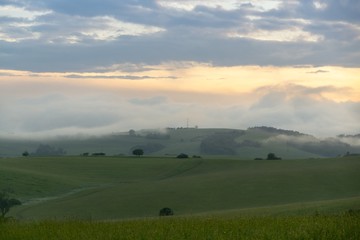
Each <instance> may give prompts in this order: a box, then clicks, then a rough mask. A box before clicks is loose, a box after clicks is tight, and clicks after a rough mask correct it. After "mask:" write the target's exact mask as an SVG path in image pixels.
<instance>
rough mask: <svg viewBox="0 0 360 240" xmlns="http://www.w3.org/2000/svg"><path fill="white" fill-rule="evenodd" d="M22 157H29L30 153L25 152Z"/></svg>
mask: <svg viewBox="0 0 360 240" xmlns="http://www.w3.org/2000/svg"><path fill="white" fill-rule="evenodd" d="M22 155H23V157H28V156H29V155H30V154H29V152H28V151H25V152H23V153H22Z"/></svg>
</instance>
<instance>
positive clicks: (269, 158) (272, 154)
mask: <svg viewBox="0 0 360 240" xmlns="http://www.w3.org/2000/svg"><path fill="white" fill-rule="evenodd" d="M266 160H281V158H280V157H277V156H276V155H275V153H269V154H268V155H267V158H266Z"/></svg>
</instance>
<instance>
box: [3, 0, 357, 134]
mask: <svg viewBox="0 0 360 240" xmlns="http://www.w3.org/2000/svg"><path fill="white" fill-rule="evenodd" d="M359 12H360V2H358V1H356V0H350V1H331V0H314V1H300V0H293V1H283V0H274V1H268V0H264V1H255V0H250V1H248V0H246V1H245V0H226V1H218V0H211V1H197V0H186V1H177V0H170V1H163V0H152V1H144V0H140V1H131V0H126V1H121V2H119V1H115V0H108V1H105V2H104V1H103V2H101V1H92V2H88V1H82V0H78V1H75V2H74V1H68V0H65V1H51V2H49V1H45V0H40V1H34V0H21V1H10V0H5V1H2V2H1V3H0V23H1V27H0V56H1V57H0V116H1V117H0V137H14V138H16V137H24V136H29V137H34V138H36V137H38V136H42V137H56V136H58V135H66V136H70V135H73V136H75V135H81V134H88V135H101V134H109V133H112V132H126V131H128V130H130V129H151V128H154V129H157V128H159V129H161V128H162V127H163V126H167V127H175V128H176V127H181V126H188V124H190V125H191V126H199V128H229V129H246V128H248V127H250V126H271V127H275V128H279V129H289V130H295V131H299V132H301V133H306V134H311V135H314V136H316V137H320V138H326V137H335V136H337V135H339V134H350V135H352V134H358V133H360V125H359V122H360V77H359V76H360V27H359V26H360V17H359V14H358V13H359ZM187 119H189V121H190V122H189V123H187Z"/></svg>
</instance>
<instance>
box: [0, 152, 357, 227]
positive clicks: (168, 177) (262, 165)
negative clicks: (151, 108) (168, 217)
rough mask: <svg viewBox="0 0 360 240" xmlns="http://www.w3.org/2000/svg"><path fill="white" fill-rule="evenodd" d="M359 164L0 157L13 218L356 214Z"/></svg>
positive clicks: (0, 182)
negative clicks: (13, 202)
mask: <svg viewBox="0 0 360 240" xmlns="http://www.w3.org/2000/svg"><path fill="white" fill-rule="evenodd" d="M359 172H360V159H359V158H358V157H346V158H334V159H308V160H282V161H254V160H237V159H231V158H228V159H217V158H211V159H176V158H164V157H162V158H157V157H140V158H138V157H53V158H36V157H31V158H7V159H0V189H5V188H10V189H12V190H14V194H13V196H15V197H17V198H18V199H20V200H21V201H22V202H23V205H22V206H20V207H16V208H14V209H12V210H11V211H10V215H12V216H14V217H15V218H17V219H23V220H28V219H69V218H75V219H85V220H89V219H92V220H110V219H129V218H143V217H156V216H157V215H158V212H159V210H160V209H161V208H163V207H170V208H172V209H173V210H174V212H175V215H176V216H193V215H196V216H197V215H199V216H226V217H231V216H246V215H249V216H262V215H272V216H273V215H280V216H281V215H309V214H310V215H311V214H314V213H315V212H318V213H326V214H328V213H329V214H332V213H341V212H344V211H347V210H349V209H360V175H359Z"/></svg>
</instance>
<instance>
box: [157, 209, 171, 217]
mask: <svg viewBox="0 0 360 240" xmlns="http://www.w3.org/2000/svg"><path fill="white" fill-rule="evenodd" d="M172 215H174V211H173V210H172V209H171V208H168V207H165V208H162V209H161V210H160V212H159V216H160V217H161V216H172Z"/></svg>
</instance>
